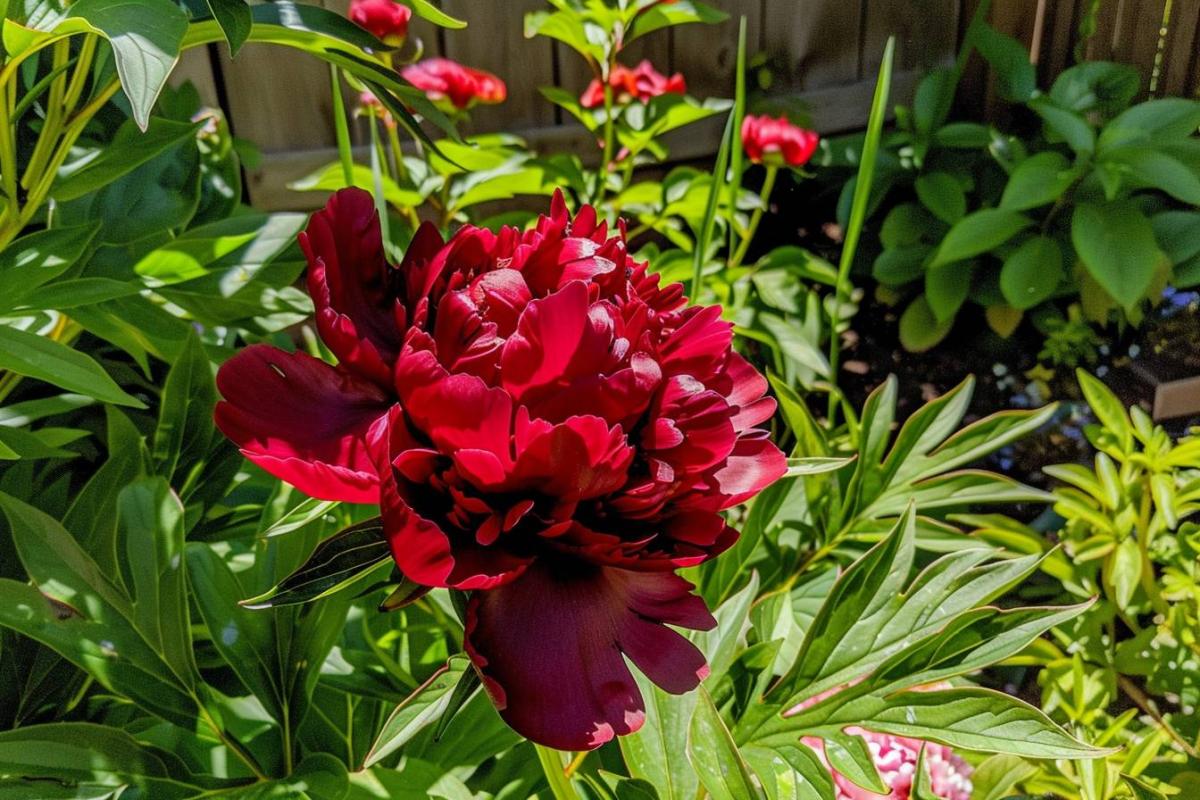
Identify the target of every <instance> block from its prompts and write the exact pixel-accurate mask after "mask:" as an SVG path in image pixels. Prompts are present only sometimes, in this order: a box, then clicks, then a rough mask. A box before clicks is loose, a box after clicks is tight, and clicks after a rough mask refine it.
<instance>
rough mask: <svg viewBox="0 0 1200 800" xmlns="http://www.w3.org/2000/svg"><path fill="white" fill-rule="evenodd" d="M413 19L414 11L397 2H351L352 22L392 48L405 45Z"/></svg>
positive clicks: (390, 0)
mask: <svg viewBox="0 0 1200 800" xmlns="http://www.w3.org/2000/svg"><path fill="white" fill-rule="evenodd" d="M411 18H412V9H410V8H409V7H408V6H405V5H401V4H400V3H397V2H395V0H350V21H351V22H353V23H354V24H355V25H358V26H359V27H360V28H365V29H366V30H367V31H368V32H369V33H370V34H371V35H372V36H374V37H375V38H376V39H378V40H379V41H381V42H383V43H384V44H386V45H391V46H392V47H399V46H400V45H401V44H403V43H404V37H406V36H408V21H409V19H411Z"/></svg>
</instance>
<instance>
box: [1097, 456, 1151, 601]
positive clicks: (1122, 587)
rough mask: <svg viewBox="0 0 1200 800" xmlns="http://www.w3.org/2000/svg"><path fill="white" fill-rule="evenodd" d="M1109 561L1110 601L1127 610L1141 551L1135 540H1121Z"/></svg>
mask: <svg viewBox="0 0 1200 800" xmlns="http://www.w3.org/2000/svg"><path fill="white" fill-rule="evenodd" d="M1101 455H1103V454H1101ZM1109 559H1110V560H1109V562H1108V564H1107V569H1106V570H1105V577H1106V578H1107V579H1108V582H1109V585H1111V586H1112V591H1113V596H1112V599H1113V601H1114V602H1115V603H1116V604H1117V607H1118V608H1122V609H1126V608H1129V604H1130V603H1131V602H1133V593H1134V592H1135V591H1137V587H1138V581H1140V580H1141V578H1142V551H1141V549H1140V548H1139V547H1138V543H1137V539H1135V538H1133V537H1128V538H1125V539H1122V540H1121V543H1120V544H1118V545H1117V547H1116V549H1115V550H1113V551H1112V554H1111V555H1110V556H1109Z"/></svg>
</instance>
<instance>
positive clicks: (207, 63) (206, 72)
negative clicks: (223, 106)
mask: <svg viewBox="0 0 1200 800" xmlns="http://www.w3.org/2000/svg"><path fill="white" fill-rule="evenodd" d="M188 81H191V82H192V85H193V86H195V87H196V91H197V92H199V94H200V102H201V103H203V104H204V105H206V106H209V107H211V108H216V107H218V106H219V105H220V101H219V99H218V97H217V82H216V79H215V78H214V77H213V64H212V60H211V58H210V56H209V48H207V47H193V48H192V49H191V50H185V51H184V53H183V56H182V57H180V59H179V64H178V66H176V67H175V69H174V71H172V72H171V85H172V86H181V85H183V84H184V83H187V82H188Z"/></svg>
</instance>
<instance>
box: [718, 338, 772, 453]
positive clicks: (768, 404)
mask: <svg viewBox="0 0 1200 800" xmlns="http://www.w3.org/2000/svg"><path fill="white" fill-rule="evenodd" d="M725 374H726V375H727V376H728V377H729V379H730V380H731V381H733V390H732V391H731V392H730V393H729V396H728V398H727V399H728V401H729V405H731V406H733V407H734V408H735V409H737V412H736V413H735V414H734V415H733V419H732V420H730V421H731V422H732V423H733V428H734V430H736V431H737V432H738V433H741V432H742V431H744V430H748V429H750V428H753V427H754V426H755V425H758V424H760V423H763V422H766V421H767V420H768V419H770V418H771V415H772V414H774V413H775V400H774V398H771V397H765V396H764V395H766V393H767V379H766V378H764V377H763V376H762V374H761V373H760V372H759V371H758V370H756V369H755V368H754V367H753V366H752V365H751V364H750V362H749V361H747V360H746V359H744V358H742V357H741V356H740V355H738V354H737V353H730V354H729V361H727V362H726V364H725Z"/></svg>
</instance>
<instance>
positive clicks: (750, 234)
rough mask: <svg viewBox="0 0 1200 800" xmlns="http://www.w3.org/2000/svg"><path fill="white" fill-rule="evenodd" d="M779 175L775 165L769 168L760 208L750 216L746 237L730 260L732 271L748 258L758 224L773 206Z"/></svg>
mask: <svg viewBox="0 0 1200 800" xmlns="http://www.w3.org/2000/svg"><path fill="white" fill-rule="evenodd" d="M778 174H779V167H776V166H773V165H769V166H768V167H767V175H766V177H765V178H763V185H762V191H761V192H759V200H760V202H759V204H758V207H757V208H755V209H754V213H753V214H752V215H751V216H750V224H749V225H748V226H747V227H746V235H745V236H743V237H742V241H741V242H740V243H739V244H738V248H737V251H736V252H734V254H733V257H732V258H730V259H729V268H730V269H734V268H736V267H737V266H738V265H739V264H741V263H742V259H743V258H745V257H746V251H748V250H749V249H750V243H751V242H752V241H753V240H754V234H755V232H756V231H758V224H759V223H760V222H762V218H763V214H764V213H765V212H766V210H767V207H768V206H769V205H770V204H771V192H772V191H773V190H774V189H775V177H776V176H777V175H778Z"/></svg>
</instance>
